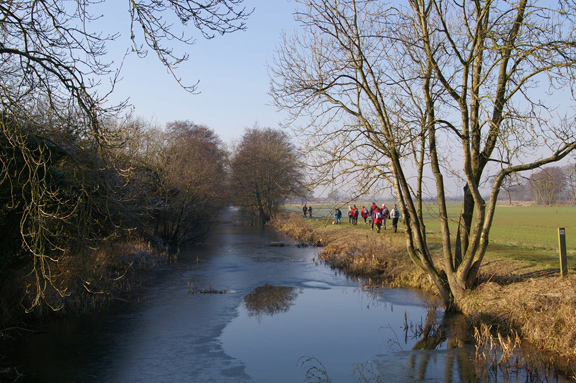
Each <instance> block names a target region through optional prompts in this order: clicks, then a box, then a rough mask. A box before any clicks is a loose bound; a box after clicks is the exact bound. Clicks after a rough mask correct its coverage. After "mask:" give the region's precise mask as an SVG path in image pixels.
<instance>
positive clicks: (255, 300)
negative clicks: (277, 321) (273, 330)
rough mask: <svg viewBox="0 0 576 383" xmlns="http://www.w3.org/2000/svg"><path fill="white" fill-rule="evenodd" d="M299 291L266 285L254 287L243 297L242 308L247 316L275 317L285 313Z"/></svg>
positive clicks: (292, 288)
mask: <svg viewBox="0 0 576 383" xmlns="http://www.w3.org/2000/svg"><path fill="white" fill-rule="evenodd" d="M301 291H302V290H301V289H296V288H294V287H285V286H273V285H270V284H268V283H266V284H265V285H263V286H259V287H256V288H255V289H254V291H252V292H251V293H250V294H248V295H246V296H245V297H244V306H245V307H246V310H248V316H250V317H254V316H262V315H270V316H272V315H275V314H279V313H284V312H287V311H288V310H289V309H290V306H292V303H293V301H294V300H295V299H296V297H297V296H298V294H299V293H300V292H301Z"/></svg>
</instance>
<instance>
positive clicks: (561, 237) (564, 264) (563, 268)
mask: <svg viewBox="0 0 576 383" xmlns="http://www.w3.org/2000/svg"><path fill="white" fill-rule="evenodd" d="M558 249H559V251H560V273H561V275H562V276H563V277H564V276H566V274H568V261H567V260H566V231H565V230H564V228H563V227H560V228H558Z"/></svg>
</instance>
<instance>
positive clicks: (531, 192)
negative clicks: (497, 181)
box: [500, 164, 576, 205]
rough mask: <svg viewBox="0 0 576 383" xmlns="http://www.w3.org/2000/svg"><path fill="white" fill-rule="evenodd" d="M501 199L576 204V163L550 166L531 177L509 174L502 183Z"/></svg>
mask: <svg viewBox="0 0 576 383" xmlns="http://www.w3.org/2000/svg"><path fill="white" fill-rule="evenodd" d="M502 191H503V193H502V195H501V196H500V199H501V200H507V201H508V202H509V203H512V201H534V202H535V203H537V204H538V205H554V204H558V203H564V204H571V205H576V165H574V164H569V165H565V166H549V167H544V168H541V169H539V170H537V171H535V172H533V173H532V174H531V175H530V176H529V177H520V176H518V175H516V174H511V175H509V176H508V177H507V178H506V179H505V180H504V183H503V185H502Z"/></svg>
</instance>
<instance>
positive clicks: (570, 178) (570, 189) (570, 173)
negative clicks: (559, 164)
mask: <svg viewBox="0 0 576 383" xmlns="http://www.w3.org/2000/svg"><path fill="white" fill-rule="evenodd" d="M564 169H565V172H566V196H567V198H568V201H570V203H571V204H572V205H576V165H575V164H569V165H566V166H565V167H564Z"/></svg>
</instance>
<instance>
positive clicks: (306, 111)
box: [271, 0, 576, 310]
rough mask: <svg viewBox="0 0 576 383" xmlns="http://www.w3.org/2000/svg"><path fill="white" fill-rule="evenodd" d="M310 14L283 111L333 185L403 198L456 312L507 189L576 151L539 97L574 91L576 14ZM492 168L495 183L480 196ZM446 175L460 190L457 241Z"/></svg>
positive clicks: (355, 5) (424, 4) (285, 62)
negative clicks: (437, 224)
mask: <svg viewBox="0 0 576 383" xmlns="http://www.w3.org/2000/svg"><path fill="white" fill-rule="evenodd" d="M301 3H302V10H301V12H300V13H298V14H297V18H298V19H299V20H300V21H301V23H302V28H301V31H302V33H301V34H298V35H295V36H293V37H286V38H285V40H284V43H283V46H282V47H281V48H280V50H279V51H278V53H277V57H276V60H275V63H274V65H273V66H272V80H273V85H272V91H271V93H272V95H273V97H274V100H275V102H276V104H277V106H279V107H282V108H285V109H286V110H288V111H290V112H291V113H292V117H294V118H295V119H298V118H300V119H299V120H298V121H299V122H301V121H303V120H304V118H310V123H309V124H308V125H305V126H304V128H303V129H302V131H301V135H302V136H303V137H305V139H306V140H307V142H309V143H310V144H311V146H313V147H314V148H315V150H311V151H310V158H311V162H312V163H313V164H314V165H315V166H316V167H317V169H318V170H320V171H319V174H321V175H327V176H328V177H326V178H324V181H325V182H334V180H335V179H342V178H346V177H350V176H353V177H355V178H356V179H359V180H362V182H363V183H362V184H361V187H362V188H364V189H369V188H375V187H376V186H378V183H380V182H385V183H388V184H389V185H391V186H392V187H393V188H394V190H395V195H396V198H397V199H398V201H399V203H400V205H401V207H402V210H403V216H404V218H405V225H406V230H405V233H406V245H407V249H408V254H409V256H410V258H411V259H412V261H413V262H414V263H415V264H417V265H418V266H419V267H421V268H422V269H424V270H425V271H426V272H427V273H428V274H429V275H430V277H431V278H432V280H433V281H434V283H435V284H436V286H437V287H438V289H439V292H440V294H441V296H442V297H443V300H444V303H445V305H446V306H447V308H449V309H454V310H458V308H459V304H458V303H459V300H460V299H461V298H462V297H463V296H464V294H465V292H466V290H467V289H468V288H470V287H471V286H472V285H473V283H474V281H475V280H476V277H477V274H478V270H479V268H480V265H481V263H482V260H483V258H484V255H485V253H486V248H487V246H488V238H489V233H490V228H491V225H492V219H493V216H494V209H495V207H496V202H497V198H498V194H499V191H500V188H501V185H502V182H503V180H504V179H505V178H506V176H508V175H509V174H513V173H518V172H522V171H526V170H530V169H535V168H537V167H540V166H542V165H545V164H548V163H552V162H556V161H558V160H561V159H562V158H564V157H565V156H566V155H567V154H569V153H570V152H571V151H572V150H574V149H575V148H576V137H575V132H576V130H575V129H574V123H573V118H571V119H564V120H563V119H560V118H557V116H554V115H551V114H548V112H549V111H550V110H552V109H549V108H547V107H550V106H551V105H550V103H552V100H551V99H548V98H544V99H541V94H542V93H543V92H544V91H548V90H550V91H553V90H554V89H555V87H570V86H572V84H573V81H572V79H573V78H574V77H573V74H574V73H573V70H574V64H575V63H576V50H575V48H574V47H575V44H574V40H575V39H574V35H573V28H572V27H571V26H573V25H574V20H575V19H574V16H576V14H575V11H576V10H575V6H574V4H573V3H571V2H565V1H558V2H555V3H554V5H555V6H544V5H541V6H540V5H538V2H534V1H532V2H529V1H527V0H516V1H506V2H505V1H486V2H480V1H473V2H469V1H464V2H458V3H457V2H453V1H443V0H411V1H408V2H404V3H401V4H400V3H398V4H397V6H395V7H394V6H391V7H387V5H386V3H385V2H384V1H378V0H371V1H370V0H357V1H356V0H311V1H302V2H301ZM545 3H546V5H548V4H550V2H545ZM562 101H566V99H564V100H562ZM547 103H548V105H547ZM489 169H491V170H492V171H495V172H496V176H495V181H494V184H493V186H492V188H491V191H490V195H489V197H488V199H485V198H484V197H483V196H482V193H481V186H482V184H483V182H485V178H487V173H488V170H489ZM451 175H456V176H458V177H460V179H461V180H462V184H463V185H464V198H463V200H462V210H461V213H460V218H459V220H458V223H459V225H458V231H457V233H456V236H455V238H456V242H455V243H454V241H453V239H454V236H452V233H451V231H450V227H449V225H448V215H447V210H446V180H445V179H446V177H447V176H451ZM428 188H430V189H431V190H430V191H429V190H428ZM426 194H429V195H431V196H434V197H435V198H436V200H437V202H438V206H437V208H438V210H437V213H436V214H437V216H438V217H439V219H440V221H441V233H442V234H441V235H442V251H441V254H439V256H436V255H435V254H433V253H432V252H431V250H430V248H429V247H428V243H427V239H426V230H425V216H426V215H425V214H424V213H423V203H422V202H423V199H424V197H425V195H426Z"/></svg>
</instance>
